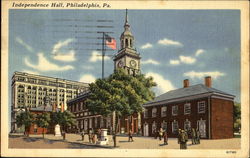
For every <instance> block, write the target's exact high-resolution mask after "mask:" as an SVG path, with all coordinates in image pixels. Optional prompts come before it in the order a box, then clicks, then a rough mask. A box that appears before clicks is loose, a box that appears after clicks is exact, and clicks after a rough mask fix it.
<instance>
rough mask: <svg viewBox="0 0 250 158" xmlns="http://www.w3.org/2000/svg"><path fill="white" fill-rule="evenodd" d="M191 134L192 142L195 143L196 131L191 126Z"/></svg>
mask: <svg viewBox="0 0 250 158" xmlns="http://www.w3.org/2000/svg"><path fill="white" fill-rule="evenodd" d="M191 136H192V144H193V145H194V144H196V131H195V129H194V128H192V133H191Z"/></svg>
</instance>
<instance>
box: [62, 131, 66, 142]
mask: <svg viewBox="0 0 250 158" xmlns="http://www.w3.org/2000/svg"><path fill="white" fill-rule="evenodd" d="M62 136H63V140H65V138H66V134H65V131H62Z"/></svg>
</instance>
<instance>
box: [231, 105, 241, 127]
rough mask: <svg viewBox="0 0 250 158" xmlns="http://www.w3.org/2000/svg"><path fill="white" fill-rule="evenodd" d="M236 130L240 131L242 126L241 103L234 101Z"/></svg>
mask: <svg viewBox="0 0 250 158" xmlns="http://www.w3.org/2000/svg"><path fill="white" fill-rule="evenodd" d="M233 115H234V131H235V132H239V130H240V128H241V104H240V103H237V102H235V103H234V113H233Z"/></svg>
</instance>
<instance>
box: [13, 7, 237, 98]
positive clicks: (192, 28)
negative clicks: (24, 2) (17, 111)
mask: <svg viewBox="0 0 250 158" xmlns="http://www.w3.org/2000/svg"><path fill="white" fill-rule="evenodd" d="M97 20H101V21H97ZM102 20H108V21H102ZM128 20H129V24H130V27H131V32H132V34H133V35H134V38H135V47H136V50H137V51H138V53H140V56H141V72H142V73H143V74H146V76H152V77H153V78H154V81H155V82H156V83H157V84H158V86H157V87H156V88H154V89H153V90H154V92H155V93H156V96H158V95H160V94H163V93H165V92H167V91H169V90H173V89H177V88H182V87H183V80H184V79H189V82H190V85H195V84H200V83H202V84H204V77H205V76H211V77H212V87H213V88H216V89H219V90H222V91H224V92H226V93H229V94H232V95H235V96H236V97H235V101H238V102H239V101H240V11H239V10H128ZM124 22H125V10H28V9H25V10H16V9H15V10H9V81H11V77H12V75H13V73H14V72H15V71H21V72H27V73H34V74H39V75H46V76H52V77H58V78H64V79H69V80H75V81H82V82H87V83H89V82H93V81H94V80H95V79H97V78H101V74H102V72H101V56H100V55H101V52H100V51H98V50H97V49H101V45H98V44H100V43H101V42H102V41H101V39H96V37H102V36H101V34H99V33H96V31H106V32H113V33H110V34H109V35H110V36H112V37H114V38H115V39H116V40H117V45H118V49H117V50H114V51H107V52H106V54H107V55H108V56H106V57H105V77H108V76H109V75H110V74H111V73H112V72H113V71H114V63H113V59H112V55H114V54H115V53H116V52H117V51H118V50H119V49H120V48H119V45H120V39H119V38H120V35H121V33H122V32H123V30H124V28H123V25H124ZM92 26H94V27H92ZM97 26H112V27H108V28H100V27H97ZM89 32H92V33H89ZM93 32H95V33H93ZM89 37H91V38H89ZM93 43H97V44H96V45H94V44H93ZM9 83H11V82H9Z"/></svg>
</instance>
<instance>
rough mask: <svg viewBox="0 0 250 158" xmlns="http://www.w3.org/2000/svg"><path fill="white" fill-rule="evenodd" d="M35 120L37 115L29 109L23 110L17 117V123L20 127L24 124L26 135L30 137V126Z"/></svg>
mask: <svg viewBox="0 0 250 158" xmlns="http://www.w3.org/2000/svg"><path fill="white" fill-rule="evenodd" d="M34 121H35V115H34V114H32V113H31V112H29V111H28V110H25V111H24V112H21V113H20V114H19V115H17V117H16V123H17V126H18V127H21V126H24V129H25V130H24V135H25V136H27V137H29V132H30V127H31V125H32V124H33V123H34Z"/></svg>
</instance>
